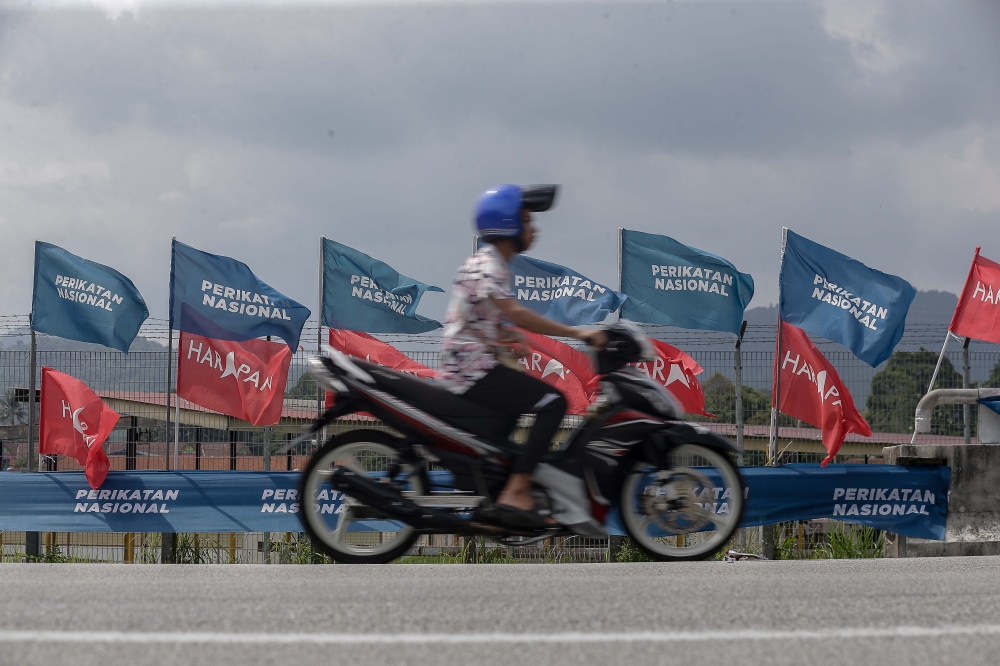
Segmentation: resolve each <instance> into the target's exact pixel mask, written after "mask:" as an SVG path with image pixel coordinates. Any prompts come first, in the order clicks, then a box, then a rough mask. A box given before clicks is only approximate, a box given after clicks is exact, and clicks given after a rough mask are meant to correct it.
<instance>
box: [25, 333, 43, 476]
mask: <svg viewBox="0 0 1000 666" xmlns="http://www.w3.org/2000/svg"><path fill="white" fill-rule="evenodd" d="M28 328H29V329H30V331H31V356H30V357H29V358H28V471H29V472H34V471H35V373H36V372H37V371H38V346H37V344H36V340H35V328H34V325H33V323H32V316H31V315H30V314H29V315H28ZM38 462H39V464H38V468H39V471H41V467H42V465H41V460H40V459H39V461H38Z"/></svg>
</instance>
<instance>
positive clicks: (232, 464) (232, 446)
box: [227, 419, 237, 471]
mask: <svg viewBox="0 0 1000 666" xmlns="http://www.w3.org/2000/svg"><path fill="white" fill-rule="evenodd" d="M227 420H228V419H227ZM232 427H233V426H232V423H230V424H229V470H230V471H233V470H235V469H236V434H237V433H236V431H235V430H233V429H232Z"/></svg>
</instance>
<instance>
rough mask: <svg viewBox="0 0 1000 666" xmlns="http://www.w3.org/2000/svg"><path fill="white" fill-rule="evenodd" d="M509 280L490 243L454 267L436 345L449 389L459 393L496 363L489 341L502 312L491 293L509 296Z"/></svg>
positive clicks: (507, 270)
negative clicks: (449, 292) (446, 307)
mask: <svg viewBox="0 0 1000 666" xmlns="http://www.w3.org/2000/svg"><path fill="white" fill-rule="evenodd" d="M510 283H511V273H510V268H509V267H508V266H507V261H506V260H505V259H504V258H503V255H501V254H500V252H499V251H498V250H497V249H496V247H494V246H493V245H489V244H488V245H486V246H484V247H483V248H482V249H481V250H479V252H477V253H476V254H474V255H472V256H471V257H469V258H468V259H466V260H465V262H464V263H463V264H462V265H461V266H459V268H458V271H456V273H455V278H454V280H453V281H452V290H451V300H450V301H449V302H448V314H447V316H446V317H445V322H444V334H443V336H442V338H443V340H442V346H441V379H443V380H444V381H445V383H446V384H448V385H449V388H450V389H451V390H452V391H453V392H455V393H464V392H465V391H467V390H468V389H469V388H470V387H471V386H472V385H473V384H475V383H476V382H477V381H479V380H480V379H482V378H483V376H485V375H486V373H487V372H489V371H490V370H492V369H493V366H495V365H496V364H497V362H498V361H497V359H496V357H495V356H494V354H493V349H492V348H491V345H493V344H496V341H497V335H498V330H499V327H500V326H501V325H502V323H503V313H502V312H500V308H498V307H497V306H496V305H494V304H493V302H492V301H490V296H492V297H494V298H497V299H505V298H513V293H512V292H511V284H510ZM470 329H475V331H476V332H475V333H473V332H472V330H470ZM477 334H478V335H477Z"/></svg>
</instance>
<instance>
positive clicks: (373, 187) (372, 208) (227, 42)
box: [0, 0, 1000, 317]
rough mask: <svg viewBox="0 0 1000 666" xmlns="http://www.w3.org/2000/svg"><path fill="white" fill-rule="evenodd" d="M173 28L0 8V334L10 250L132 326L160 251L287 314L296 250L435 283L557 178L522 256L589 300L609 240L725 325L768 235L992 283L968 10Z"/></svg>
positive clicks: (909, 6)
mask: <svg viewBox="0 0 1000 666" xmlns="http://www.w3.org/2000/svg"><path fill="white" fill-rule="evenodd" d="M191 4H192V3H187V6H184V7H176V6H175V7H173V8H171V7H165V6H164V4H163V3H162V2H161V3H145V2H142V0H138V1H136V0H124V1H116V0H101V1H96V0H95V2H93V3H89V4H88V3H84V2H79V3H73V2H41V3H38V2H36V3H34V4H33V5H32V6H31V7H29V6H28V3H26V2H22V1H21V0H0V228H2V232H3V234H2V238H0V313H4V314H15V313H27V312H28V311H30V307H31V276H32V260H33V242H34V241H35V240H36V239H40V240H45V241H49V242H52V243H56V244H57V245H60V246H62V247H64V248H66V249H67V250H69V251H71V252H74V253H76V254H79V255H82V256H84V257H86V258H88V259H92V260H94V261H98V262H101V263H106V264H109V265H111V266H113V267H115V268H117V269H118V270H120V271H122V272H123V273H125V274H126V275H128V276H129V277H130V278H132V280H133V281H134V282H135V283H136V285H137V286H138V287H139V289H140V291H141V292H142V293H143V295H144V296H145V298H146V301H147V303H148V305H149V308H150V311H151V313H152V315H153V316H154V317H163V316H165V314H166V310H167V281H168V273H169V259H170V257H169V243H170V238H171V236H176V237H177V238H178V239H179V240H182V241H184V242H186V243H188V244H191V245H194V246H195V247H198V248H199V249H203V250H207V251H211V252H215V253H219V254H226V255H229V256H232V257H236V258H238V259H241V260H243V261H245V262H246V263H247V264H249V265H250V267H251V268H252V269H253V270H254V271H255V272H256V273H257V275H258V276H260V277H261V278H262V279H263V280H265V281H266V282H268V283H269V284H271V285H272V286H273V287H275V288H276V289H278V290H279V291H282V292H284V293H285V294H287V295H289V296H291V297H293V298H295V299H297V300H300V301H302V302H303V303H305V304H307V305H308V306H309V307H310V308H312V309H313V311H314V313H315V309H316V305H315V304H316V293H317V269H318V238H319V236H320V235H325V236H327V237H329V238H333V239H335V240H337V241H340V242H342V243H345V244H347V245H350V246H352V247H355V248H357V249H359V250H361V251H364V252H367V253H368V254H371V255H372V256H375V257H377V258H379V259H382V260H384V261H386V262H388V263H389V264H390V265H392V266H393V267H394V268H396V269H397V270H399V271H401V272H403V273H405V274H407V275H409V276H411V277H414V278H417V279H419V280H423V281H425V282H429V283H432V284H437V285H440V286H442V287H444V288H445V289H447V288H448V286H449V285H448V283H449V281H450V278H451V275H452V273H453V271H454V269H455V267H456V266H457V265H458V264H459V263H460V262H461V260H462V259H463V258H464V257H465V256H466V255H467V254H468V252H469V250H470V244H471V235H472V232H471V220H470V212H471V206H472V202H473V201H474V199H475V197H476V196H477V194H478V193H479V192H480V191H482V190H483V189H485V188H486V187H488V186H490V185H494V184H497V183H501V182H515V183H538V182H542V183H544V182H555V183H560V184H562V185H563V190H562V193H561V197H560V200H559V202H558V207H557V208H556V209H555V210H554V211H552V212H551V213H546V214H544V215H542V216H540V217H539V223H540V227H541V230H542V237H541V242H540V243H539V244H538V245H537V247H536V248H535V249H534V250H533V252H532V253H533V254H534V255H535V256H538V257H541V258H544V259H547V260H551V261H555V262H558V263H563V264H566V265H568V266H570V267H572V268H574V269H576V270H578V271H580V272H583V273H585V274H588V275H589V276H591V277H594V278H596V279H597V280H600V281H603V282H604V283H606V284H609V285H612V286H614V285H617V275H616V271H617V258H616V252H617V241H616V230H617V228H618V227H622V226H624V227H627V228H630V229H639V230H644V231H649V232H654V233H663V234H666V235H669V236H672V237H674V238H676V239H677V240H679V241H681V242H684V243H688V244H690V245H694V246H696V247H700V248H702V249H705V250H708V251H711V252H714V253H717V254H720V255H722V256H724V257H726V258H728V259H729V260H731V261H732V262H734V263H735V264H736V266H737V267H738V268H739V269H740V270H743V271H745V272H749V273H751V274H752V275H753V277H754V279H755V281H756V283H757V293H756V296H755V297H754V300H753V303H752V306H753V305H767V304H769V303H771V302H774V301H775V300H776V296H777V288H776V281H777V270H778V259H779V245H780V235H781V227H782V226H788V227H790V228H792V229H794V230H795V231H797V232H799V233H801V234H803V235H806V236H808V237H810V238H812V239H814V240H816V241H818V242H820V243H823V244H826V245H828V246H830V247H833V248H835V249H837V250H840V251H842V252H844V253H846V254H849V255H851V256H853V257H855V258H857V259H859V260H861V261H864V262H865V263H867V264H869V265H871V266H873V267H876V268H879V269H881V270H884V271H888V272H891V273H896V274H898V275H901V276H903V277H905V278H906V279H908V280H910V282H911V283H913V285H914V286H915V287H917V288H918V289H942V290H948V291H952V292H957V291H958V290H959V289H960V288H961V285H962V281H963V280H964V277H965V274H966V272H967V270H968V265H969V262H970V260H971V258H972V253H973V249H974V248H975V246H976V245H980V244H981V245H982V246H983V253H984V254H985V255H986V256H989V257H993V258H994V259H998V260H1000V233H998V231H1000V76H998V73H1000V38H998V35H1000V4H997V3H987V2H982V3H963V2H955V1H951V2H946V3H942V2H931V3H919V2H914V1H911V0H907V1H906V2H902V1H899V2H889V3H877V2H870V1H866V2H863V3H858V4H854V3H846V2H830V3H806V2H737V3H726V2H709V3H685V2H669V1H668V0H664V1H660V2H656V3H653V4H649V5H642V4H618V3H614V2H611V3H609V2H601V3H589V4H588V3H579V4H576V3H564V2H556V3H544V4H534V3H525V2H521V3H516V4H503V5H501V4H490V5H478V4H477V5H472V6H470V5H464V4H460V3H445V4H436V5H430V4H424V3H417V2H405V3H400V4H395V5H381V6H380V5H375V4H366V3H354V4H351V3H316V4H311V5H299V6H294V7H291V6H284V7H282V8H276V7H273V6H266V5H256V6H248V5H242V6H240V5H231V4H228V3H227V4H226V5H225V6H223V7H216V8H206V7H197V6H194V7H192V6H190V5H191ZM445 302H446V296H444V295H440V294H428V295H427V296H426V297H425V303H424V305H423V306H422V307H421V312H422V313H424V314H427V315H429V316H441V315H442V314H443V310H444V305H445Z"/></svg>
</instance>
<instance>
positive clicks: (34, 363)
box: [24, 314, 41, 562]
mask: <svg viewBox="0 0 1000 666" xmlns="http://www.w3.org/2000/svg"><path fill="white" fill-rule="evenodd" d="M28 326H29V327H31V315H30V314H29V315H28ZM37 370H38V345H37V340H36V338H35V329H34V328H31V358H29V359H28V373H29V375H28V471H29V472H33V471H35V373H36V372H37ZM39 462H40V461H39ZM40 467H41V465H39V468H40ZM40 551H41V534H39V533H38V532H26V533H25V535H24V554H25V555H26V556H27V559H28V561H29V562H37V561H38V555H39V553H40Z"/></svg>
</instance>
